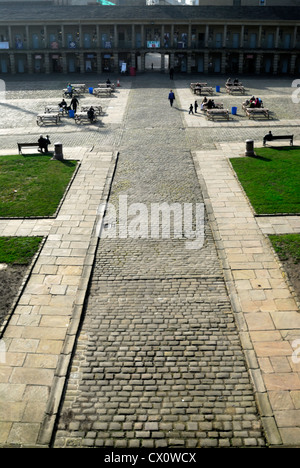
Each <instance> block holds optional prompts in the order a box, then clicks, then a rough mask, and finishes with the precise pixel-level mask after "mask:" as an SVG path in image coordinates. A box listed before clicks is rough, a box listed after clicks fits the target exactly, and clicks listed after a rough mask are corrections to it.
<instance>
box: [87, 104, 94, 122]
mask: <svg viewBox="0 0 300 468" xmlns="http://www.w3.org/2000/svg"><path fill="white" fill-rule="evenodd" d="M88 118H89V120H90V122H91V123H93V122H94V120H95V110H94V108H93V107H90V108H89V110H88Z"/></svg>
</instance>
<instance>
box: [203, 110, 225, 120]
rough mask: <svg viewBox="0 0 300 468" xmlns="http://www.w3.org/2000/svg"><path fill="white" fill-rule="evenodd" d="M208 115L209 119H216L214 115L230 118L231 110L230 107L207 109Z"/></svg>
mask: <svg viewBox="0 0 300 468" xmlns="http://www.w3.org/2000/svg"><path fill="white" fill-rule="evenodd" d="M206 117H207V118H208V120H214V117H225V118H226V119H227V120H229V111H228V109H207V111H206Z"/></svg>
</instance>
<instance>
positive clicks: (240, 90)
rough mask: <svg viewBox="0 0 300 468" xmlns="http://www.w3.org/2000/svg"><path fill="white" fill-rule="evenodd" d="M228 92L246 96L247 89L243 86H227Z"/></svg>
mask: <svg viewBox="0 0 300 468" xmlns="http://www.w3.org/2000/svg"><path fill="white" fill-rule="evenodd" d="M225 88H226V92H227V93H229V94H233V93H235V92H238V93H242V94H245V88H244V86H242V85H225Z"/></svg>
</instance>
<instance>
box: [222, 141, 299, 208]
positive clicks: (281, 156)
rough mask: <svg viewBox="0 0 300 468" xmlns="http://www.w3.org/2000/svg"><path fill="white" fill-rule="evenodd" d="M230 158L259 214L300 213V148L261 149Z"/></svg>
mask: <svg viewBox="0 0 300 468" xmlns="http://www.w3.org/2000/svg"><path fill="white" fill-rule="evenodd" d="M255 153H256V155H257V157H247V158H232V159H230V161H231V164H232V167H233V168H234V170H235V172H236V174H237V176H238V178H239V180H240V182H241V184H242V186H243V188H244V190H245V192H246V194H247V196H248V198H249V200H250V202H251V204H252V206H253V208H254V210H255V212H256V213H257V214H274V213H300V148H299V147H282V148H257V149H255Z"/></svg>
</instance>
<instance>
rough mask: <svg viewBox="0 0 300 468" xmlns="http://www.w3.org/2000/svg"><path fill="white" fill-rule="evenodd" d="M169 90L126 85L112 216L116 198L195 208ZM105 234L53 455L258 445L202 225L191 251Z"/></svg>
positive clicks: (238, 351)
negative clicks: (61, 450)
mask: <svg viewBox="0 0 300 468" xmlns="http://www.w3.org/2000/svg"><path fill="white" fill-rule="evenodd" d="M148 79H149V78H148ZM155 80H157V83H156V82H155ZM162 83H163V85H162ZM169 85H170V84H169V82H168V81H167V80H162V79H161V77H158V78H157V79H156V78H155V77H151V88H150V87H147V78H146V77H145V78H143V77H141V78H140V79H139V81H138V83H134V84H133V86H132V89H131V92H130V95H129V100H128V107H127V111H126V115H125V121H124V128H123V131H122V139H121V140H120V146H119V151H120V155H119V161H118V165H117V171H116V175H115V178H114V182H113V186H112V191H111V195H110V200H109V201H110V203H112V204H113V206H115V207H117V206H118V203H119V200H120V198H119V197H120V196H121V195H123V196H124V195H126V196H127V197H128V200H127V201H128V205H131V204H133V203H143V204H145V206H146V207H147V209H148V210H149V212H150V207H151V204H152V203H160V202H161V203H162V202H166V203H168V204H171V203H175V202H178V203H181V204H183V203H192V204H196V203H201V202H202V200H203V199H202V193H201V187H200V186H199V182H198V179H197V176H196V173H195V170H194V166H193V162H192V158H191V154H190V140H191V139H190V137H189V135H188V134H187V132H186V131H185V129H184V128H183V123H182V114H181V112H180V109H179V107H180V106H178V108H177V104H178V103H177V102H175V107H174V108H171V107H170V105H169V103H168V101H167V96H168V92H169ZM198 131H199V130H198ZM200 131H201V130H200ZM207 141H208V140H207ZM208 143H209V144H212V142H211V140H210V141H209V142H208ZM118 222H119V220H118V219H117V220H116V223H117V227H118ZM108 225H109V226H108V227H107V230H106V231H105V232H106V236H105V238H103V239H100V242H99V246H98V250H97V256H96V261H95V266H94V270H93V275H92V280H91V284H90V290H89V295H88V301H87V305H86V310H85V315H84V318H83V322H82V327H81V330H80V334H79V337H78V343H77V348H76V352H75V355H74V358H73V363H72V369H71V371H70V375H69V379H68V385H67V388H66V392H65V396H64V401H63V404H62V408H61V412H60V417H59V420H58V424H57V428H56V432H55V438H54V442H53V446H55V447H72V446H77V447H116V448H117V447H121V448H137V447H149V448H151V447H153V448H163V447H182V448H195V447H229V446H235V447H249V446H250V447H251V446H253V447H258V446H261V447H262V446H264V445H265V440H264V436H263V430H262V427H261V422H260V418H259V415H258V414H257V408H256V404H255V399H254V395H253V389H252V385H251V381H250V378H249V375H248V372H247V368H246V364H245V359H244V355H243V350H242V346H241V343H240V340H239V334H238V330H237V327H236V324H235V320H234V316H233V313H232V310H231V305H230V301H229V298H228V295H227V291H226V287H225V283H224V280H223V276H222V270H221V267H220V263H219V260H218V255H217V251H216V247H215V244H214V240H213V236H212V233H211V230H210V227H209V224H208V223H207V222H206V223H205V242H204V245H203V247H202V248H201V249H198V250H195V249H187V248H186V239H185V238H184V237H183V236H182V237H181V238H172V236H171V237H170V238H166V239H164V238H157V239H153V238H151V237H150V236H149V237H148V238H145V239H143V238H133V237H128V238H120V237H118V236H116V237H115V238H112V236H110V234H109V229H111V230H112V229H114V227H116V226H114V223H112V224H109V223H108ZM110 237H111V238H110Z"/></svg>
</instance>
